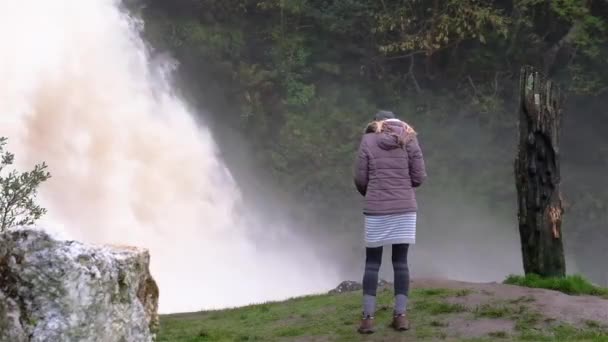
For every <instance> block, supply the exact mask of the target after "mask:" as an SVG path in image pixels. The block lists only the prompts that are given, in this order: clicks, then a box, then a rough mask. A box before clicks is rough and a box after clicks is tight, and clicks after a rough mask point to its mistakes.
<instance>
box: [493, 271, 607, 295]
mask: <svg viewBox="0 0 608 342" xmlns="http://www.w3.org/2000/svg"><path fill="white" fill-rule="evenodd" d="M504 283H505V284H510V285H519V286H525V287H533V288H541V289H549V290H555V291H560V292H563V293H566V294H569V295H592V296H601V297H605V298H608V289H607V288H602V287H598V286H595V285H593V284H591V283H590V282H589V281H588V280H586V279H585V278H583V277H582V276H580V275H571V276H567V277H564V278H542V277H540V276H538V275H535V274H530V275H526V276H518V275H511V276H509V277H507V279H506V280H505V281H504Z"/></svg>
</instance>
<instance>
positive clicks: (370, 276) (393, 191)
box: [355, 111, 426, 334]
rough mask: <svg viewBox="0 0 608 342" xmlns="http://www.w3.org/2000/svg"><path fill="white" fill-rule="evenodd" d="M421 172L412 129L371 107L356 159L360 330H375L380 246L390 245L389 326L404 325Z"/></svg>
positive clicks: (406, 325) (401, 327)
mask: <svg viewBox="0 0 608 342" xmlns="http://www.w3.org/2000/svg"><path fill="white" fill-rule="evenodd" d="M425 178H426V170H425V165H424V159H423V156H422V151H421V149H420V146H419V145H418V140H417V138H416V132H415V131H414V130H413V129H412V128H411V127H410V126H409V125H408V124H406V123H405V122H403V121H400V120H397V119H396V118H395V115H394V114H393V113H392V112H387V111H380V112H378V113H376V115H375V117H374V122H372V123H370V124H369V125H368V127H367V129H366V131H365V134H364V135H363V138H362V140H361V145H360V147H359V152H358V156H357V160H356V167H355V185H356V187H357V190H358V191H359V193H361V195H363V196H365V205H364V210H363V214H364V217H365V245H366V258H365V273H364V276H363V318H362V320H361V325H360V327H359V332H360V333H362V334H370V333H373V332H374V314H375V310H376V290H377V287H378V272H379V270H380V264H381V262H382V248H383V246H384V245H391V246H392V261H393V270H394V274H395V279H394V283H395V307H394V312H393V322H392V327H393V328H394V329H396V330H400V331H402V330H408V329H409V322H408V320H407V316H406V308H407V301H408V294H409V282H410V279H409V270H408V263H407V252H408V248H409V245H410V244H414V243H415V242H416V212H417V210H418V206H417V203H416V194H415V191H414V188H417V187H419V186H420V185H421V184H422V182H423V181H424V180H425Z"/></svg>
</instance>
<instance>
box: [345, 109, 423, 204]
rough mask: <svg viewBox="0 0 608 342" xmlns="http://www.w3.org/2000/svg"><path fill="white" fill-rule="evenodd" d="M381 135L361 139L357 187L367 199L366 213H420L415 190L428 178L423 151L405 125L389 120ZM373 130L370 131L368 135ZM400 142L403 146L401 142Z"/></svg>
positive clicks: (356, 172) (367, 134) (368, 130)
mask: <svg viewBox="0 0 608 342" xmlns="http://www.w3.org/2000/svg"><path fill="white" fill-rule="evenodd" d="M383 126H384V129H383V131H382V132H381V133H373V132H372V133H366V134H364V135H363V138H362V139H361V144H360V146H359V152H358V155H357V160H356V166H355V179H354V180H355V185H356V187H357V190H358V191H359V193H361V195H363V196H365V205H364V210H363V213H364V214H366V215H388V214H399V213H406V212H415V211H417V210H418V204H417V202H416V193H415V191H414V188H417V187H419V186H420V185H422V183H423V182H424V180H425V179H426V169H425V165H424V158H423V156H422V150H421V149H420V146H419V145H418V139H417V138H416V135H415V134H408V133H406V130H405V128H406V127H407V126H406V124H405V123H403V122H401V121H399V120H387V121H385V122H384V124H383ZM370 131H373V129H370V128H369V127H368V129H367V130H366V132H370ZM400 139H401V143H400Z"/></svg>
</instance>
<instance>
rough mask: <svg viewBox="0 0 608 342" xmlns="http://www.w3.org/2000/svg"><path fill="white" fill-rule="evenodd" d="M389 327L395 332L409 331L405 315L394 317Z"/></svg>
mask: <svg viewBox="0 0 608 342" xmlns="http://www.w3.org/2000/svg"><path fill="white" fill-rule="evenodd" d="M391 327H393V329H395V330H397V331H406V330H409V329H410V322H409V320H408V319H407V316H406V315H405V314H399V315H394V316H393V323H392V324H391Z"/></svg>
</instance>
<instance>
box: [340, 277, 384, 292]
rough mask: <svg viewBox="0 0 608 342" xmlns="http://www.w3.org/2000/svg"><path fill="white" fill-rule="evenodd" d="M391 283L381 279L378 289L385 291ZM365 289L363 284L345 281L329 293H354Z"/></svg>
mask: <svg viewBox="0 0 608 342" xmlns="http://www.w3.org/2000/svg"><path fill="white" fill-rule="evenodd" d="M390 285H391V283H389V282H387V281H386V280H383V279H380V280H378V289H383V288H385V287H387V286H390ZM362 289H363V285H361V283H358V282H356V281H352V280H345V281H343V282H341V283H340V284H339V285H338V286H337V287H336V288H335V289H333V290H331V291H329V292H328V293H329V294H337V293H344V292H353V291H359V290H362Z"/></svg>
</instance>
